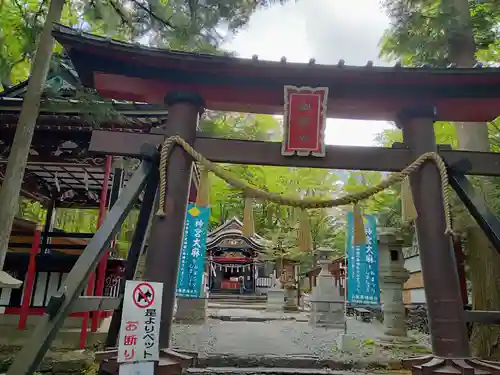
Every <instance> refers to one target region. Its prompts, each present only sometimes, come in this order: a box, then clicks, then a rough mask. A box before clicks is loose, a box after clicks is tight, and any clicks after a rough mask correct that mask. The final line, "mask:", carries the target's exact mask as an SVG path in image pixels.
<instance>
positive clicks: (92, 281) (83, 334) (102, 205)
mask: <svg viewBox="0 0 500 375" xmlns="http://www.w3.org/2000/svg"><path fill="white" fill-rule="evenodd" d="M112 160H113V157H112V156H108V157H107V158H106V165H105V170H104V179H103V182H102V189H101V195H100V197H99V216H98V217H97V229H99V228H100V226H101V224H102V221H103V220H104V215H105V214H106V207H107V205H106V201H107V197H108V187H109V176H110V174H111V162H112ZM108 252H109V250H106V252H105V253H104V254H103V256H102V258H101V261H100V262H99V265H98V267H97V270H96V271H97V272H92V274H91V275H90V277H89V281H88V283H87V292H86V294H87V296H92V295H93V294H94V292H95V291H96V276H99V275H101V274H102V273H104V272H105V271H106V264H107V263H108V256H109V254H108ZM103 287H104V283H103ZM96 295H98V293H96ZM94 314H96V312H95V311H94ZM89 318H90V313H89V312H86V313H85V314H84V316H83V319H82V328H81V331H80V349H83V348H85V344H86V342H87V331H88V324H89ZM92 323H93V324H94V318H93V319H92ZM96 323H97V321H96ZM96 331H97V327H96ZM94 332H95V331H94Z"/></svg>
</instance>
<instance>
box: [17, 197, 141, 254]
mask: <svg viewBox="0 0 500 375" xmlns="http://www.w3.org/2000/svg"><path fill="white" fill-rule="evenodd" d="M46 214H47V211H46V210H45V209H44V208H43V206H42V205H41V204H40V203H38V202H34V201H31V200H28V199H24V198H23V199H21V201H20V203H19V209H18V212H17V214H16V217H18V218H20V219H24V220H28V221H32V222H34V223H39V224H43V223H44V222H45V219H46ZM98 215H99V211H98V210H97V209H77V208H59V209H57V210H56V218H55V225H54V229H59V230H63V231H65V232H68V233H94V232H95V231H96V229H97V217H98ZM138 215H139V211H138V210H132V211H131V212H130V213H129V215H128V217H127V219H125V221H124V223H123V225H122V228H121V231H120V232H119V234H118V236H117V237H116V244H115V255H116V256H118V257H121V258H126V257H127V253H128V249H129V247H130V242H131V240H132V236H131V234H132V233H133V231H134V228H135V223H136V222H137V218H138Z"/></svg>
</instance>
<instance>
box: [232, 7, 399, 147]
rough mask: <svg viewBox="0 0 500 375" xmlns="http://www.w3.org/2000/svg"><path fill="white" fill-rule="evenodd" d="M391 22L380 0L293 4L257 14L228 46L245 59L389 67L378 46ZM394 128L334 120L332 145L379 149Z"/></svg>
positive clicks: (330, 129)
mask: <svg viewBox="0 0 500 375" xmlns="http://www.w3.org/2000/svg"><path fill="white" fill-rule="evenodd" d="M387 27H388V19H387V17H386V16H385V14H384V12H383V11H382V10H381V8H380V7H379V5H378V1H377V0H348V1H341V0H298V1H295V0H289V3H288V4H286V5H284V6H281V5H276V6H274V7H272V8H270V9H264V10H260V11H258V12H256V13H255V14H254V15H253V16H252V18H251V20H250V23H249V24H248V26H247V27H246V28H245V29H244V30H242V31H240V32H239V33H238V34H237V35H236V36H235V37H233V38H232V39H231V40H230V41H228V43H227V44H226V45H224V47H225V48H227V49H228V50H232V51H235V52H236V53H237V54H238V55H239V56H241V57H251V56H252V55H258V56H259V60H276V61H279V60H280V58H281V57H282V56H286V58H287V61H293V62H308V61H309V59H310V58H315V59H316V62H317V63H320V64H336V63H337V62H338V61H339V60H340V59H343V60H345V62H346V65H366V63H367V61H368V60H372V61H374V63H375V65H384V62H383V61H380V60H379V58H378V43H379V40H380V38H381V36H382V34H383V32H384V30H385V29H386V28H387ZM391 126H392V125H391V124H388V123H386V122H377V121H354V120H339V119H329V120H328V121H327V131H326V141H327V143H329V144H338V145H356V146H369V145H373V144H374V142H373V139H374V137H375V135H376V134H378V133H380V132H381V131H382V130H383V129H386V128H390V127H391Z"/></svg>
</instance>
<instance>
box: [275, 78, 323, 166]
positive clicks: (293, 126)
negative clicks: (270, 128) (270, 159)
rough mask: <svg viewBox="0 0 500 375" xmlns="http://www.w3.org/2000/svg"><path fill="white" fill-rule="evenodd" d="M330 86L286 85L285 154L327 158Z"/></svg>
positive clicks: (283, 147) (282, 150)
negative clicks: (326, 130) (327, 114)
mask: <svg viewBox="0 0 500 375" xmlns="http://www.w3.org/2000/svg"><path fill="white" fill-rule="evenodd" d="M327 103H328V87H318V88H311V87H296V86H285V108H284V122H283V124H284V132H283V133H284V134H283V143H282V147H281V154H282V155H294V154H297V155H299V156H309V155H312V156H318V157H323V156H325V124H326V109H327Z"/></svg>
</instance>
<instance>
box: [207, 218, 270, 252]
mask: <svg viewBox="0 0 500 375" xmlns="http://www.w3.org/2000/svg"><path fill="white" fill-rule="evenodd" d="M232 239H237V240H244V242H245V243H246V244H247V245H248V246H249V247H250V248H252V249H254V250H264V249H265V248H267V247H268V246H269V245H270V244H271V243H270V242H269V241H268V240H266V239H265V238H263V237H261V236H259V235H258V234H257V233H255V234H254V235H253V236H252V237H245V236H244V235H243V223H242V222H241V221H240V220H239V219H238V218H236V217H233V218H231V219H229V220H227V221H226V222H225V223H223V224H222V225H219V226H218V227H217V228H215V229H214V230H212V231H211V232H210V233H208V234H207V249H209V250H210V249H212V248H215V247H219V246H222V247H231V246H230V240H232ZM228 241H229V242H228ZM228 244H229V246H227V245H228ZM238 247H239V246H238Z"/></svg>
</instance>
